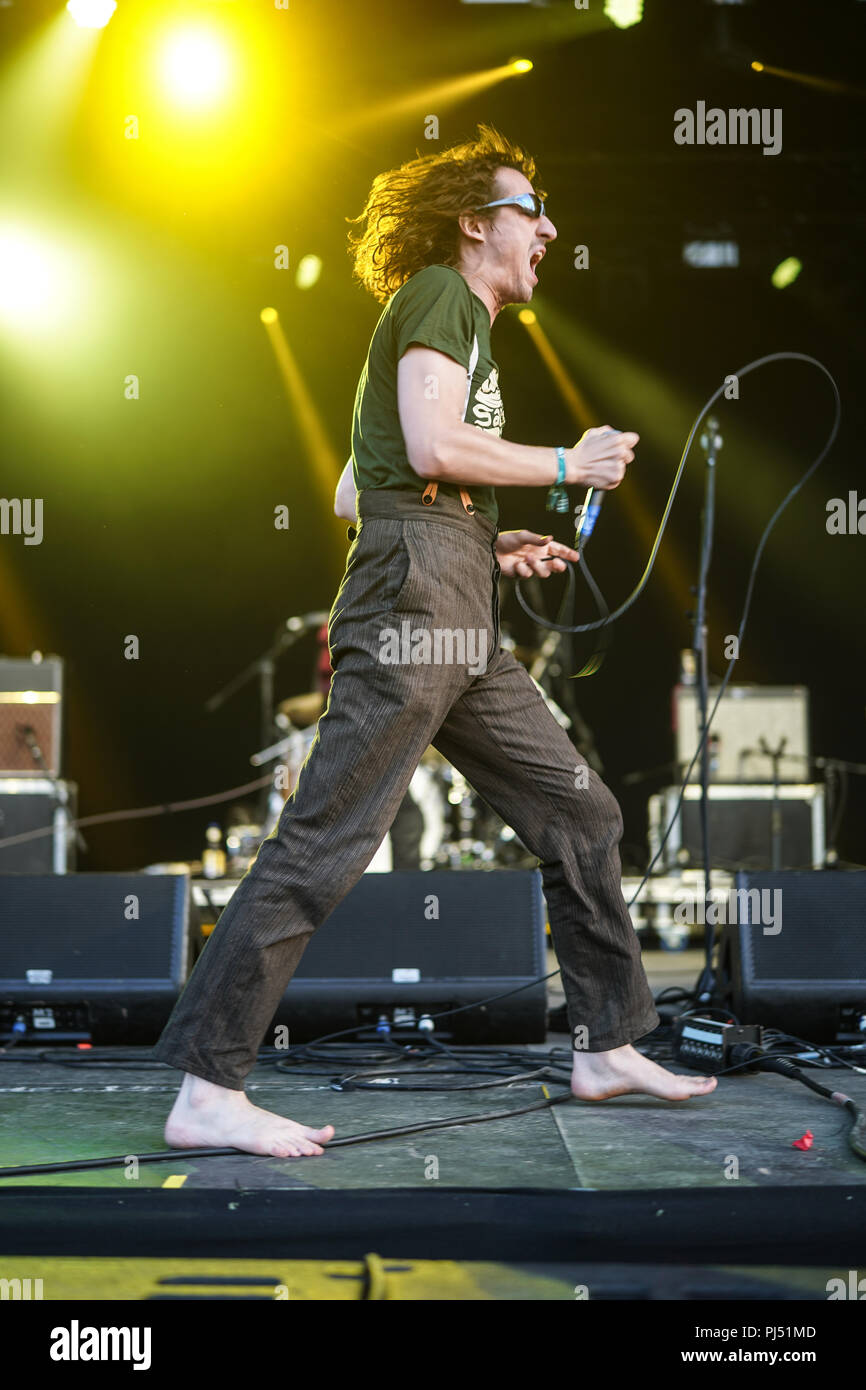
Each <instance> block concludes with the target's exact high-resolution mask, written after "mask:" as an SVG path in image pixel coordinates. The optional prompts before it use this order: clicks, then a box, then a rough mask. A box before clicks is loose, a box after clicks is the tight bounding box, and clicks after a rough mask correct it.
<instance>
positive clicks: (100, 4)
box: [66, 0, 117, 29]
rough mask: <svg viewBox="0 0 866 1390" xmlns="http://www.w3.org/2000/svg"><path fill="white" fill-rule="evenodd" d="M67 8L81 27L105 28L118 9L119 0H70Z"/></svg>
mask: <svg viewBox="0 0 866 1390" xmlns="http://www.w3.org/2000/svg"><path fill="white" fill-rule="evenodd" d="M66 8H67V10H68V11H69V13H70V14H71V15H72V18H73V19H74V20H75V23H76V24H77V25H78V27H79V29H104V28H105V26H106V24H107V23H108V21H109V20H110V19H111V16H112V15H113V14H114V11H115V10H116V9H117V0H69V4H68V5H67V6H66Z"/></svg>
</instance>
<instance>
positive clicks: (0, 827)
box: [0, 777, 78, 874]
mask: <svg viewBox="0 0 866 1390" xmlns="http://www.w3.org/2000/svg"><path fill="white" fill-rule="evenodd" d="M77 803H78V788H77V786H76V784H75V783H74V782H51V781H49V779H48V778H47V777H42V778H33V777H0V874H40V873H42V874H51V873H54V874H65V873H68V872H69V871H70V870H72V869H74V868H75V848H76V843H77V841H76V835H75V831H74V829H72V828H71V824H72V822H73V821H74V820H75V816H76V806H77ZM34 831H40V832H42V833H40V834H38V835H36V834H34V835H33V837H32V838H31V839H27V840H20V841H19V842H18V844H8V845H7V844H3V843H2V842H3V841H4V840H7V839H10V838H13V837H15V836H17V835H27V834H30V833H31V832H34Z"/></svg>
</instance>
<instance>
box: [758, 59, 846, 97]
mask: <svg viewBox="0 0 866 1390" xmlns="http://www.w3.org/2000/svg"><path fill="white" fill-rule="evenodd" d="M749 66H750V67H751V69H752V72H764V73H769V74H770V75H771V76H772V77H782V78H784V80H785V81H786V82H798V83H800V85H801V86H803V87H814V88H815V89H816V91H819V92H829V93H831V94H832V95H834V96H846V97H859V98H860V100H861V101H862V100H863V98H864V97H866V87H854V86H852V85H851V83H850V82H835V81H833V80H832V79H831V78H829V77H814V76H813V75H812V73H809V72H792V71H791V69H790V68H774V67H773V66H772V64H771V63H759V62H757V61H755V62H754V63H750V64H749Z"/></svg>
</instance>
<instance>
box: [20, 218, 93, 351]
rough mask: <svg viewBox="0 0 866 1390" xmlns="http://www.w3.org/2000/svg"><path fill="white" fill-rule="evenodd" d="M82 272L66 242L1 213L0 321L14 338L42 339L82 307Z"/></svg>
mask: <svg viewBox="0 0 866 1390" xmlns="http://www.w3.org/2000/svg"><path fill="white" fill-rule="evenodd" d="M86 278H87V277H86V275H85V273H84V271H83V268H82V263H81V258H80V257H77V256H76V255H75V253H74V252H72V251H71V250H70V249H69V247H68V246H64V245H62V244H61V243H59V242H58V241H56V240H54V239H52V238H51V237H49V236H46V235H45V234H44V233H43V232H41V231H39V230H38V229H36V228H34V227H33V226H29V225H27V224H25V223H23V222H21V221H20V220H18V219H15V220H13V219H11V218H5V217H3V218H0V325H2V326H3V328H4V329H5V330H6V332H7V335H8V336H10V337H11V336H14V337H15V338H16V339H22V338H37V339H44V338H46V337H51V336H53V335H54V334H56V333H58V332H60V331H62V330H63V328H64V327H65V326H67V325H69V324H70V323H71V322H72V321H74V320H75V319H76V316H77V311H79V310H80V309H82V308H83V299H84V297H85V293H84V292H85V290H86V288H87V287H86V285H85V284H84V281H85V280H86Z"/></svg>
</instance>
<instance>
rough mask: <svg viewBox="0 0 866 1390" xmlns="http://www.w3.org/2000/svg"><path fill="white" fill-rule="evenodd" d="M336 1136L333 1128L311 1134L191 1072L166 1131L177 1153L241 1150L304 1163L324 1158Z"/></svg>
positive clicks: (314, 1131)
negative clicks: (314, 1157) (305, 1157)
mask: <svg viewBox="0 0 866 1390" xmlns="http://www.w3.org/2000/svg"><path fill="white" fill-rule="evenodd" d="M334 1133H335V1131H334V1126H333V1125H326V1126H325V1128H324V1129H308V1128H307V1126H306V1125H299V1124H296V1123H295V1121H294V1120H287V1119H285V1118H284V1117H283V1116H282V1115H273V1114H271V1112H270V1111H269V1110H261V1109H260V1108H259V1107H258V1106H257V1105H253V1103H252V1101H251V1100H250V1099H249V1097H248V1096H246V1095H245V1094H244V1092H243V1091H230V1090H228V1089H227V1088H226V1087H225V1086H215V1085H214V1084H213V1083H212V1082H210V1081H204V1080H203V1079H202V1078H201V1077H200V1076H191V1075H190V1074H189V1072H187V1073H185V1074H184V1078H183V1085H182V1086H181V1088H180V1091H179V1092H178V1096H177V1100H176V1101H175V1103H174V1106H173V1108H172V1112H171V1114H170V1115H169V1117H168V1121H167V1123H166V1126H165V1142H166V1143H167V1144H168V1145H169V1146H170V1147H171V1148H173V1149H241V1150H242V1151H243V1152H244V1153H250V1154H272V1155H273V1157H274V1158H301V1157H302V1156H303V1155H304V1154H310V1155H311V1154H321V1153H324V1149H322V1148H320V1147H319V1145H320V1144H327V1142H328V1140H329V1139H333V1137H334Z"/></svg>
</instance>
